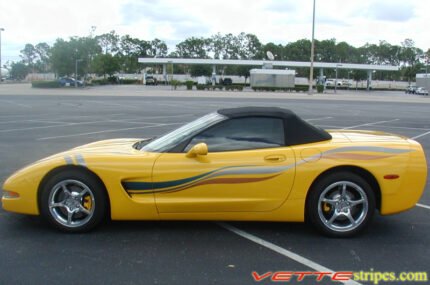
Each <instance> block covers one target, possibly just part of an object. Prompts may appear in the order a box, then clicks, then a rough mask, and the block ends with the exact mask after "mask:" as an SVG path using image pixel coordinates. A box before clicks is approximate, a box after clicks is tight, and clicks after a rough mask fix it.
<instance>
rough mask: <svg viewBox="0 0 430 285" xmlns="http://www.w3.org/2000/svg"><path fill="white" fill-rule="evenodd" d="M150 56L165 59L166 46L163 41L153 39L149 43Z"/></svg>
mask: <svg viewBox="0 0 430 285" xmlns="http://www.w3.org/2000/svg"><path fill="white" fill-rule="evenodd" d="M150 55H151V56H156V57H165V56H166V55H167V45H166V43H165V42H164V41H162V40H159V39H157V38H155V39H154V40H152V41H151V53H150Z"/></svg>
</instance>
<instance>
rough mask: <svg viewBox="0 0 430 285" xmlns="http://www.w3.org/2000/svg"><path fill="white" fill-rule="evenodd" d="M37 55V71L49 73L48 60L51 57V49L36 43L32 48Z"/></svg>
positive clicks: (46, 45) (44, 44) (43, 44)
mask: <svg viewBox="0 0 430 285" xmlns="http://www.w3.org/2000/svg"><path fill="white" fill-rule="evenodd" d="M34 50H35V52H36V54H37V61H36V66H37V70H39V71H42V72H47V71H49V58H50V56H51V54H50V53H51V47H50V46H49V45H48V44H47V43H38V44H37V45H35V46H34Z"/></svg>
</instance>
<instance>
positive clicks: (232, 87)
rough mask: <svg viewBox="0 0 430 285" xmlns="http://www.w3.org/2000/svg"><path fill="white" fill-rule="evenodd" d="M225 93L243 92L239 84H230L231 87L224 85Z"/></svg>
mask: <svg viewBox="0 0 430 285" xmlns="http://www.w3.org/2000/svg"><path fill="white" fill-rule="evenodd" d="M224 87H225V90H226V91H234V90H237V91H242V90H243V85H239V84H232V85H226V86H224Z"/></svg>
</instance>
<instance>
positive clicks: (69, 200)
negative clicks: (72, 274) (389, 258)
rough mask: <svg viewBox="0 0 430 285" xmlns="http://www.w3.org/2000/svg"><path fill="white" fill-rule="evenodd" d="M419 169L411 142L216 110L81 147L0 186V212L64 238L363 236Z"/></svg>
mask: <svg viewBox="0 0 430 285" xmlns="http://www.w3.org/2000/svg"><path fill="white" fill-rule="evenodd" d="M426 176H427V165H426V160H425V156H424V152H423V149H422V147H421V145H420V144H419V143H417V142H416V141H413V140H411V139H408V138H406V137H401V136H397V135H393V134H388V133H383V132H375V131H355V130H354V131H351V130H330V131H325V130H322V129H320V128H317V127H314V126H312V125H310V124H309V123H307V122H306V121H304V120H302V119H300V118H299V117H298V116H297V115H295V114H294V113H293V112H291V111H289V110H285V109H281V108H267V107H243V108H231V109H221V110H218V111H217V112H214V113H210V114H208V115H206V116H203V117H201V118H199V119H197V120H195V121H193V122H190V123H188V124H186V125H184V126H182V127H180V128H178V129H176V130H174V131H172V132H170V133H168V134H166V135H164V136H162V137H160V138H157V139H144V140H142V139H116V140H106V141H100V142H95V143H91V144H87V145H84V146H81V147H77V148H74V149H71V150H69V151H66V152H63V153H59V154H56V155H53V156H50V157H48V158H45V159H42V160H40V161H37V162H36V163H34V164H31V165H29V166H27V167H25V168H24V169H21V170H19V171H17V172H16V173H14V174H13V175H12V176H11V177H9V178H8V179H7V180H6V182H5V183H4V185H3V197H2V204H3V208H4V209H5V210H7V211H11V212H17V213H24V214H32V215H39V214H40V215H41V216H43V218H45V219H46V220H47V221H49V222H50V223H51V224H52V225H53V226H55V227H57V228H59V229H61V230H64V231H67V232H82V231H87V230H90V229H92V228H94V227H95V226H97V225H98V224H100V223H101V222H102V221H103V220H104V219H106V218H108V217H110V218H111V219H113V220H234V221H245V220H246V221H294V222H301V221H305V220H306V221H309V222H310V223H311V224H313V225H314V226H315V228H317V229H318V230H320V231H321V232H322V233H324V234H326V235H329V236H336V237H346V236H352V235H354V234H356V233H358V232H360V231H362V230H363V229H364V228H365V227H366V226H367V225H368V224H369V222H370V220H371V218H372V216H373V215H374V213H375V210H378V211H379V212H380V213H381V214H382V215H387V214H393V213H398V212H401V211H405V210H407V209H409V208H412V207H414V205H415V203H416V202H417V201H418V199H419V198H420V196H421V194H422V193H423V190H424V186H425V183H426Z"/></svg>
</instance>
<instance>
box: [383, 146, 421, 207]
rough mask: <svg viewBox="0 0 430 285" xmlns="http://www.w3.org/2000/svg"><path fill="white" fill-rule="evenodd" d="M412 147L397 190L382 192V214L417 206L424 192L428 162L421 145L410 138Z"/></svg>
mask: <svg viewBox="0 0 430 285" xmlns="http://www.w3.org/2000/svg"><path fill="white" fill-rule="evenodd" d="M409 141H410V143H411V149H412V150H413V151H412V152H411V153H410V157H409V162H408V166H407V169H406V171H405V172H404V174H403V175H402V177H401V179H402V180H401V184H400V187H399V188H398V190H397V191H395V192H391V193H389V194H385V195H384V193H382V197H381V198H382V200H381V209H380V212H381V214H382V215H389V214H395V213H399V212H403V211H406V210H408V209H411V208H413V207H415V205H416V203H417V202H418V201H419V200H420V198H421V195H422V194H423V192H424V189H425V186H426V182H427V162H426V158H425V154H424V151H423V149H422V147H421V145H420V144H419V143H417V142H415V141H413V140H409Z"/></svg>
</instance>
